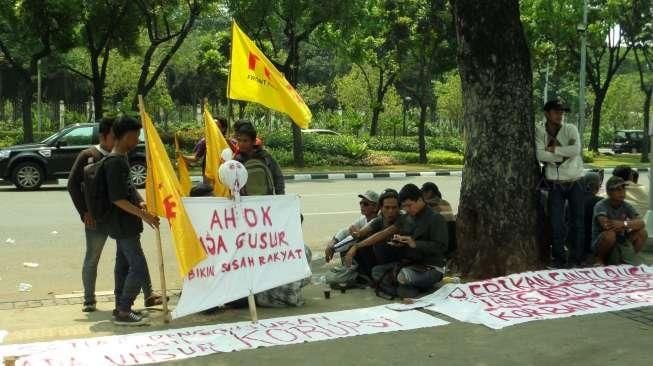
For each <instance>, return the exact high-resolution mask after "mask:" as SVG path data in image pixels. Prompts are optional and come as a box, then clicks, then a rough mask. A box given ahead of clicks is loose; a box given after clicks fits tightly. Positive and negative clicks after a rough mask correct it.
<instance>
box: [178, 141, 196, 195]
mask: <svg viewBox="0 0 653 366" xmlns="http://www.w3.org/2000/svg"><path fill="white" fill-rule="evenodd" d="M175 154H176V155H177V172H178V173H179V185H180V188H181V195H182V196H184V197H188V195H189V194H190V189H191V188H192V187H193V183H191V181H190V174H189V173H188V165H186V160H184V156H183V155H182V152H181V150H180V149H179V139H178V137H177V134H176V133H175Z"/></svg>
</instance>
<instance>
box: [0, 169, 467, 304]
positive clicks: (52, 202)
mask: <svg viewBox="0 0 653 366" xmlns="http://www.w3.org/2000/svg"><path fill="white" fill-rule="evenodd" d="M428 180H434V181H435V182H436V183H437V184H438V186H439V187H440V190H441V191H442V193H443V195H444V197H445V198H446V199H447V200H449V201H450V202H451V204H452V206H453V207H454V209H455V208H456V207H457V206H458V194H459V190H460V177H456V176H449V177H447V176H443V177H436V178H405V179H374V180H331V181H326V180H325V181H308V182H288V184H287V191H288V192H289V193H296V194H299V195H300V197H301V202H302V212H303V214H304V225H303V230H304V239H305V241H306V243H307V244H308V245H309V246H310V247H311V248H312V249H313V252H314V258H315V255H318V256H319V255H323V250H324V247H325V243H326V242H327V240H329V239H330V238H331V236H332V235H333V233H334V232H336V231H337V230H338V229H340V228H342V227H347V226H348V225H349V224H350V223H351V222H352V221H354V220H355V219H356V218H357V217H358V215H360V212H359V207H358V201H359V198H358V197H357V195H358V194H360V193H362V192H364V191H365V190H368V189H372V190H376V191H381V190H383V189H385V188H395V189H399V188H401V187H402V186H403V185H404V184H407V183H415V184H417V185H421V184H422V183H424V182H426V181H428ZM0 202H2V207H1V208H0V302H2V301H18V300H31V299H44V298H49V297H51V296H52V295H57V294H69V293H73V292H79V291H81V290H82V284H81V266H82V259H83V257H84V252H85V241H84V231H83V227H82V223H81V221H80V220H79V216H78V215H77V213H76V211H75V209H74V208H73V205H72V203H71V201H70V198H69V196H68V192H67V191H66V190H65V187H63V186H46V187H44V188H43V189H41V190H40V191H37V192H17V191H15V190H14V188H13V187H8V186H5V187H0ZM162 240H163V243H164V258H165V264H166V266H165V268H166V278H167V283H168V287H169V288H180V287H181V279H180V278H179V275H178V271H177V266H176V262H175V259H174V253H173V250H172V247H171V245H170V243H171V240H170V233H169V231H168V228H167V225H162ZM8 241H9V242H12V241H13V242H14V243H8ZM142 243H143V247H144V250H145V254H146V256H147V258H148V264H149V267H150V270H151V274H152V280H153V283H154V287H155V288H158V287H159V282H160V281H159V280H158V278H159V277H158V272H157V257H156V255H155V253H156V251H155V239H154V235H153V231H152V230H150V229H149V228H146V229H145V232H144V234H143V237H142ZM114 257H115V243H114V242H113V241H112V240H110V241H108V244H107V245H106V246H105V251H104V253H103V255H102V258H101V260H100V266H99V269H98V282H97V289H96V291H110V290H112V289H113V264H114ZM24 263H36V264H38V267H26V266H25V265H24ZM20 283H28V284H30V285H32V288H31V291H29V292H21V291H19V290H18V286H19V284H20Z"/></svg>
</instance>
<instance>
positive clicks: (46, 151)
mask: <svg viewBox="0 0 653 366" xmlns="http://www.w3.org/2000/svg"><path fill="white" fill-rule="evenodd" d="M98 126H99V125H98V124H97V123H81V124H76V125H72V126H68V127H66V128H64V129H62V130H61V131H59V132H57V133H55V134H54V135H52V136H50V137H48V138H47V139H45V140H43V141H41V142H39V143H31V144H25V145H15V146H10V147H7V148H3V149H0V178H2V179H4V180H6V181H10V182H12V183H13V184H14V185H15V186H16V188H18V189H20V190H36V189H39V187H41V185H42V184H43V183H45V182H47V181H53V180H56V179H60V178H63V179H65V178H68V174H69V173H70V170H71V169H72V167H73V164H74V163H75V158H76V157H77V155H78V154H79V153H80V152H81V151H82V150H84V149H86V148H88V147H89V146H93V145H97V144H98V143H99V137H98ZM140 140H141V143H140V144H139V145H138V146H137V148H136V149H134V150H133V151H132V152H131V153H130V154H129V163H130V167H131V169H130V170H131V179H132V182H133V183H134V185H135V186H136V187H138V188H142V187H144V186H145V177H146V174H147V166H146V164H145V144H144V143H143V141H144V139H143V133H142V132H141V137H140Z"/></svg>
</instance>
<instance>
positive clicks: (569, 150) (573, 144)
mask: <svg viewBox="0 0 653 366" xmlns="http://www.w3.org/2000/svg"><path fill="white" fill-rule="evenodd" d="M566 128H568V129H570V130H571V133H570V135H571V136H570V137H569V138H570V140H569V141H568V143H569V145H567V146H557V147H556V148H555V154H556V155H558V156H564V157H568V158H573V157H574V156H578V155H580V139H579V138H578V129H576V126H574V125H566Z"/></svg>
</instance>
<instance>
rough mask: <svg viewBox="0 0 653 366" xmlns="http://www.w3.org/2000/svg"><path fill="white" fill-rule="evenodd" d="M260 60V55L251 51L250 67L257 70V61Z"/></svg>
mask: <svg viewBox="0 0 653 366" xmlns="http://www.w3.org/2000/svg"><path fill="white" fill-rule="evenodd" d="M259 60H260V58H259V57H258V56H256V55H255V54H253V53H252V52H250V53H249V60H248V61H249V62H248V67H249V69H250V70H252V71H256V63H257V62H258V61H259Z"/></svg>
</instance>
